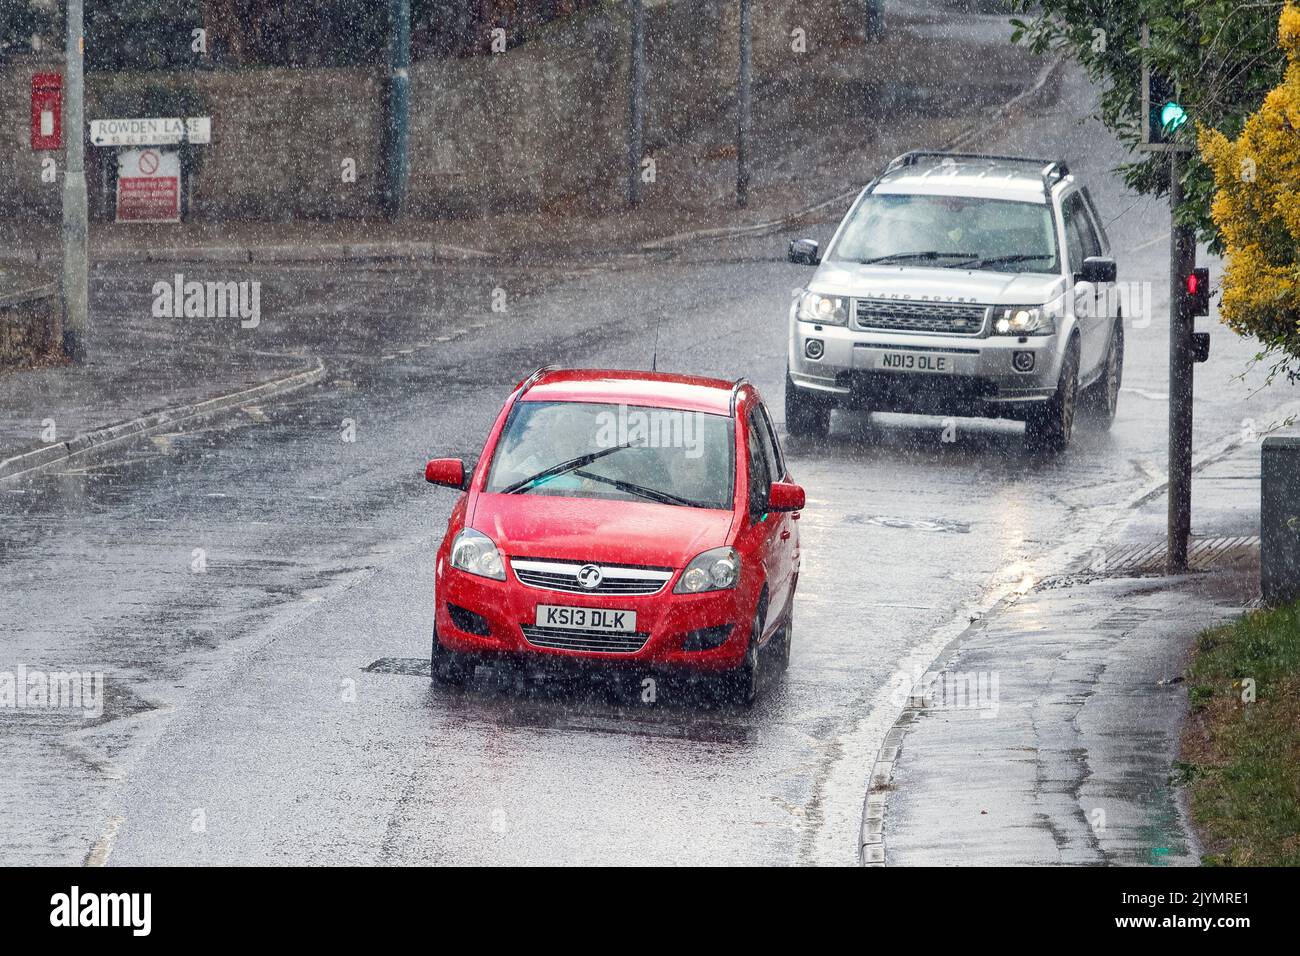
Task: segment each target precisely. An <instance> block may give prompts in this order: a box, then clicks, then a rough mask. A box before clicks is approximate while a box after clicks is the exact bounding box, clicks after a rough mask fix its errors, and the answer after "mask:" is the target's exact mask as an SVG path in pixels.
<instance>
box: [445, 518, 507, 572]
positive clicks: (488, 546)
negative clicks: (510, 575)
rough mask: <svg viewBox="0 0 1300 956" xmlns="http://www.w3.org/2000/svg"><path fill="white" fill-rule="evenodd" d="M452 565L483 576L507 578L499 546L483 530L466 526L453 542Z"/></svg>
mask: <svg viewBox="0 0 1300 956" xmlns="http://www.w3.org/2000/svg"><path fill="white" fill-rule="evenodd" d="M451 566H452V567H453V568H458V569H460V570H461V571H468V572H469V573H470V574H477V575H478V576H479V577H481V578H492V579H493V580H495V581H504V580H505V579H506V565H505V562H504V561H502V560H501V552H500V551H498V550H497V546H496V545H495V544H493V543H492V539H491V538H489V537H488V536H487V535H485V534H484V533H483V532H481V531H475V530H474V529H473V528H464V529H462V530H461V531H460V533H459V534H457V535H456V539H455V540H454V541H452V543H451Z"/></svg>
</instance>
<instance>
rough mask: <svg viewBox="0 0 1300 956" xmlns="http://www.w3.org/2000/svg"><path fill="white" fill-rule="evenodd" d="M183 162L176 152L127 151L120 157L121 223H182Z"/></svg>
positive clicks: (152, 150) (157, 150)
mask: <svg viewBox="0 0 1300 956" xmlns="http://www.w3.org/2000/svg"><path fill="white" fill-rule="evenodd" d="M180 219H181V162H180V157H179V155H178V154H177V153H176V151H175V150H168V149H124V150H122V152H120V153H118V155H117V221H118V222H180Z"/></svg>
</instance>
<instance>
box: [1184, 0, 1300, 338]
mask: <svg viewBox="0 0 1300 956" xmlns="http://www.w3.org/2000/svg"><path fill="white" fill-rule="evenodd" d="M1278 43H1279V46H1281V48H1282V49H1283V50H1284V51H1285V53H1286V57H1287V69H1286V75H1285V77H1284V78H1283V80H1282V82H1281V83H1280V84H1279V85H1278V86H1277V87H1276V88H1275V89H1273V90H1272V91H1270V92H1269V94H1268V95H1267V96H1266V97H1265V99H1264V102H1263V104H1262V105H1261V106H1260V108H1259V109H1258V110H1257V111H1256V112H1254V113H1253V114H1251V115H1250V116H1249V117H1248V118H1247V120H1246V124H1245V126H1244V128H1243V129H1242V132H1241V135H1240V136H1239V137H1237V139H1236V140H1235V141H1233V140H1229V139H1228V138H1227V137H1225V136H1224V135H1223V134H1222V133H1220V132H1218V131H1217V130H1211V129H1205V128H1202V129H1201V131H1200V135H1199V139H1200V149H1201V155H1202V157H1203V158H1204V160H1205V162H1206V163H1208V164H1209V166H1210V167H1211V168H1212V169H1213V170H1214V180H1215V192H1214V200H1213V203H1212V205H1211V207H1210V212H1211V215H1212V216H1213V217H1214V222H1215V224H1216V225H1217V226H1218V228H1219V231H1220V233H1221V234H1222V236H1223V241H1224V252H1225V255H1226V257H1227V269H1226V271H1225V273H1224V277H1223V295H1222V298H1221V300H1220V303H1219V316H1220V318H1221V319H1222V320H1223V321H1224V322H1225V323H1226V324H1227V325H1228V326H1229V327H1230V328H1231V329H1232V330H1233V331H1235V332H1237V333H1238V334H1240V335H1249V336H1254V337H1256V338H1258V339H1259V340H1260V341H1261V342H1263V343H1264V344H1265V345H1266V346H1267V347H1268V350H1269V351H1280V352H1283V353H1286V356H1287V359H1288V360H1294V359H1300V8H1297V7H1296V6H1295V5H1293V4H1291V3H1288V4H1287V5H1286V7H1284V8H1283V10H1282V16H1281V19H1280V20H1279V24H1278Z"/></svg>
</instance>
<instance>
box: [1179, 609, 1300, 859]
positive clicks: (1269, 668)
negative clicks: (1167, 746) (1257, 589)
mask: <svg viewBox="0 0 1300 956" xmlns="http://www.w3.org/2000/svg"><path fill="white" fill-rule="evenodd" d="M1188 684H1189V689H1188V696H1189V700H1190V703H1191V714H1190V716H1189V717H1188V720H1187V723H1186V725H1185V726H1184V728H1183V741H1182V745H1183V746H1182V750H1183V759H1184V762H1183V763H1182V764H1180V765H1179V768H1178V769H1179V771H1180V772H1181V775H1182V777H1183V779H1184V781H1185V782H1186V784H1187V787H1188V789H1189V797H1190V802H1191V811H1192V819H1193V821H1194V822H1195V824H1196V827H1197V830H1198V832H1199V835H1200V837H1201V843H1202V846H1203V847H1204V850H1205V855H1204V857H1203V858H1202V862H1203V863H1204V864H1206V865H1209V866H1300V604H1294V605H1291V606H1289V607H1284V608H1278V609H1273V610H1261V611H1251V612H1249V613H1247V614H1246V615H1245V616H1244V617H1242V618H1241V619H1240V620H1238V621H1236V622H1234V623H1232V624H1229V625H1227V626H1224V627H1219V628H1214V629H1212V630H1209V631H1206V632H1205V633H1203V634H1202V635H1201V636H1200V637H1199V638H1197V641H1196V648H1195V651H1194V655H1193V658H1192V663H1191V666H1190V668H1189V669H1188Z"/></svg>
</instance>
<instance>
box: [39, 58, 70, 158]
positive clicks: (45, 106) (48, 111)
mask: <svg viewBox="0 0 1300 956" xmlns="http://www.w3.org/2000/svg"><path fill="white" fill-rule="evenodd" d="M62 146H63V75H62V74H61V73H37V74H35V75H34V76H33V77H32V149H59V148H61V147H62Z"/></svg>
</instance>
